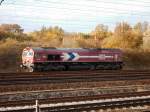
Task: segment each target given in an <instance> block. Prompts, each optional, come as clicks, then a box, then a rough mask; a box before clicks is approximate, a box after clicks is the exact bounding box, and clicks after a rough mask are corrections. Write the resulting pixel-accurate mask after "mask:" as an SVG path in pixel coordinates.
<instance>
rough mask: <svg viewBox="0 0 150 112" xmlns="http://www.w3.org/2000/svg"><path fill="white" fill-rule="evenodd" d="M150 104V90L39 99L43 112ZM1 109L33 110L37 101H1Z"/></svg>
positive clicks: (64, 111) (10, 111) (23, 111)
mask: <svg viewBox="0 0 150 112" xmlns="http://www.w3.org/2000/svg"><path fill="white" fill-rule="evenodd" d="M144 105H147V106H150V92H136V93H121V94H105V95H94V96H80V97H64V98H55V99H53V98H50V99H41V100H39V108H40V110H41V111H42V112H44V111H48V112H70V111H75V112H79V111H89V110H96V109H108V108H124V107H127V108H128V107H130V106H133V107H136V106H144ZM0 110H1V111H5V112H6V111H7V112H12V111H13V112H25V111H26V112H27V111H28V112H30V111H31V112H33V111H34V110H35V101H33V100H31V101H17V102H14V101H13V102H3V103H0Z"/></svg>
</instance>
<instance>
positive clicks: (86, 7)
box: [0, 0, 150, 32]
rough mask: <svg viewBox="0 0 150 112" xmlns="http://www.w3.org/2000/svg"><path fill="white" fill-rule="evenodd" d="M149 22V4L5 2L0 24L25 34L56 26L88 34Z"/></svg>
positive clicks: (117, 0) (141, 0) (137, 0)
mask: <svg viewBox="0 0 150 112" xmlns="http://www.w3.org/2000/svg"><path fill="white" fill-rule="evenodd" d="M122 21H125V22H128V23H130V24H131V25H134V24H136V23H137V22H144V21H147V22H150V1H149V0H5V1H4V2H3V3H2V5H1V6H0V24H19V25H21V26H22V28H23V29H24V30H25V32H31V31H34V30H39V29H40V28H41V27H42V26H46V27H49V26H59V27H62V28H63V29H64V30H65V31H67V32H90V31H92V30H94V28H95V26H96V25H98V24H104V25H108V27H109V28H110V30H113V29H114V27H115V25H116V23H118V22H122Z"/></svg>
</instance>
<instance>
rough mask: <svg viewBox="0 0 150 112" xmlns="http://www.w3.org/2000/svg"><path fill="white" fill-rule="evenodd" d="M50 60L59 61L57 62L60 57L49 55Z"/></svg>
mask: <svg viewBox="0 0 150 112" xmlns="http://www.w3.org/2000/svg"><path fill="white" fill-rule="evenodd" d="M48 60H49V61H57V60H60V55H57V54H56V55H53V54H50V55H48Z"/></svg>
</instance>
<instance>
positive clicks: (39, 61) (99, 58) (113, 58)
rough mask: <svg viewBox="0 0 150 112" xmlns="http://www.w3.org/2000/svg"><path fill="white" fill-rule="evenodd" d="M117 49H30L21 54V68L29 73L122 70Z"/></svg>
mask: <svg viewBox="0 0 150 112" xmlns="http://www.w3.org/2000/svg"><path fill="white" fill-rule="evenodd" d="M122 65H123V61H122V52H121V50H119V49H95V48H76V49H71V48H31V47H26V48H25V49H24V50H23V53H22V67H23V68H25V69H26V70H28V71H29V72H33V71H46V70H68V69H74V68H78V69H122Z"/></svg>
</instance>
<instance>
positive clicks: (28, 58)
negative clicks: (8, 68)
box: [21, 47, 34, 72]
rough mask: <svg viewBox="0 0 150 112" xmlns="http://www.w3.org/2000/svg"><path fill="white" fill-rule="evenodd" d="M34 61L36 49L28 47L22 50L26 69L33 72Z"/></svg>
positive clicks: (23, 63)
mask: <svg viewBox="0 0 150 112" xmlns="http://www.w3.org/2000/svg"><path fill="white" fill-rule="evenodd" d="M33 61H34V51H33V49H31V48H29V47H27V48H25V49H24V50H23V52H22V65H21V67H23V68H24V69H25V70H26V71H28V72H33V70H34V69H33V66H34V64H33Z"/></svg>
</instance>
